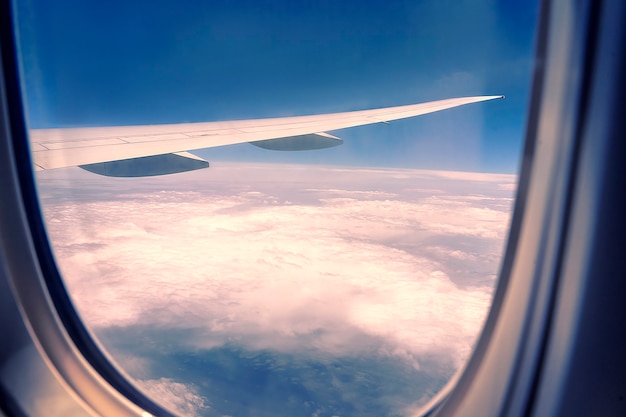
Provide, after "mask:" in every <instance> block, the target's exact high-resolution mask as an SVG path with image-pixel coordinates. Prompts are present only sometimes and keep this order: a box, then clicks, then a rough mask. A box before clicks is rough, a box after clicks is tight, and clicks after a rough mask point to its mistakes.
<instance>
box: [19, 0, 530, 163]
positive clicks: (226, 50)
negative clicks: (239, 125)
mask: <svg viewBox="0 0 626 417" xmlns="http://www.w3.org/2000/svg"><path fill="white" fill-rule="evenodd" d="M19 7H20V8H19V11H18V14H19V22H20V40H21V46H22V53H23V62H24V73H25V81H26V82H25V86H26V93H27V101H28V110H29V121H30V124H31V126H32V127H64V126H84V125H119V124H146V123H176V122H183V121H213V120H228V119H248V118H261V117H273V116H288V115H300V114H314V113H324V112H337V111H346V110H359V109H366V108H375V107H384V106H393V105H402V104H411V103H416V102H421V101H428V100H436V99H443V98H449V97H457V96H464V95H481V94H489V95H491V94H504V95H506V97H507V98H506V99H505V100H500V101H497V102H488V103H484V104H476V105H472V106H468V107H465V108H460V109H455V110H448V111H446V112H442V113H439V114H432V115H427V116H422V117H420V118H416V119H412V120H405V121H398V122H394V123H392V124H391V125H375V126H371V127H361V128H356V129H349V130H344V131H338V132H333V134H336V135H337V136H339V137H341V138H343V139H344V140H345V143H344V145H343V146H341V147H339V148H333V149H328V150H322V151H315V152H306V153H280V152H271V151H266V150H262V149H257V148H255V147H252V146H249V145H247V144H244V145H237V146H232V147H225V148H219V149H211V150H207V151H201V152H199V154H200V155H202V156H203V157H205V158H207V159H208V160H209V161H211V160H214V161H215V160H235V161H274V162H283V163H322V164H331V165H357V166H383V167H410V168H428V169H433V168H434V169H453V170H470V171H488V172H507V173H514V172H516V171H517V160H518V158H519V152H520V149H521V140H522V137H523V127H524V123H525V117H526V106H527V103H528V96H529V85H530V76H531V73H532V68H533V60H532V53H533V49H534V48H533V45H534V29H535V20H536V9H537V6H536V4H535V2H513V1H493V0H492V1H482V0H472V1H470V0H464V1H452V0H443V1H395V0H387V1H360V2H337V1H289V0H279V1H278V0H277V1H269V0H249V1H227V2H187V3H185V2H180V1H169V0H157V1H151V2H126V1H121V0H113V1H108V2H84V1H79V0H63V1H57V2H53V3H50V2H45V1H41V0H31V1H30V2H28V3H26V2H24V3H22V4H20V6H19Z"/></svg>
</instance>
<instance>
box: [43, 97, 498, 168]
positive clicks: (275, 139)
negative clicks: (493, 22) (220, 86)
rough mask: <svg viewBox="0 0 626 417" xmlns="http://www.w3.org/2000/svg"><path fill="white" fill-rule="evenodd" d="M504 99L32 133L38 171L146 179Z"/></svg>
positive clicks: (322, 143)
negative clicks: (210, 156) (235, 148)
mask: <svg viewBox="0 0 626 417" xmlns="http://www.w3.org/2000/svg"><path fill="white" fill-rule="evenodd" d="M503 97H504V96H476V97H461V98H451V99H447V100H438V101H431V102H427V103H421V104H412V105H408V106H398V107H388V108H382V109H373V110H361V111H352V112H344V113H332V114H321V115H311V116H294V117H281V118H271V119H258V120H232V121H224V122H208V123H183V124H163V125H145V126H106V127H87V128H59V129H32V130H31V131H30V142H31V150H32V155H33V162H34V165H35V170H38V171H39V170H46V169H54V168H64V167H70V166H80V167H82V168H85V169H87V170H89V171H92V172H95V173H98V174H102V175H111V176H146V175H161V174H168V173H173V172H183V171H188V170H191V169H199V168H204V167H206V166H208V163H207V162H206V161H203V160H202V159H201V158H199V157H197V156H194V155H192V154H189V153H188V152H187V151H191V150H196V149H204V148H211V147H216V146H224V145H232V144H237V143H245V142H248V143H252V144H253V145H256V146H259V147H262V148H265V149H271V150H288V151H295V150H310V149H321V148H327V147H330V146H336V145H340V144H341V143H342V141H341V139H339V138H337V137H335V136H333V135H330V134H328V133H325V132H326V131H332V130H337V129H344V128H348V127H355V126H361V125H367V124H373V123H381V122H382V123H387V122H389V121H392V120H398V119H404V118H407V117H414V116H419V115H422V114H427V113H432V112H436V111H439V110H445V109H449V108H452V107H457V106H462V105H465V104H470V103H477V102H481V101H486V100H493V99H496V98H503Z"/></svg>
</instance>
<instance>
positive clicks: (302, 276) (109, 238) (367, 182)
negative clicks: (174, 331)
mask: <svg viewBox="0 0 626 417" xmlns="http://www.w3.org/2000/svg"><path fill="white" fill-rule="evenodd" d="M229 170H230V174H231V175H232V178H231V180H230V183H229V182H228V181H227V180H226V178H224V180H223V181H222V180H220V179H219V178H218V179H216V178H214V174H213V172H212V171H210V170H208V171H206V172H201V173H197V174H194V176H188V177H187V182H182V181H183V180H184V179H185V178H184V177H179V183H180V184H178V185H179V186H180V190H176V191H175V190H174V189H173V188H174V186H175V185H176V184H174V182H172V184H173V185H172V189H170V188H169V185H168V184H169V182H168V181H172V180H171V178H167V179H166V180H165V181H164V182H163V183H161V184H160V188H161V189H159V187H158V185H155V184H159V183H158V180H154V179H145V180H137V181H140V182H141V181H144V184H143V187H144V190H145V191H141V187H140V186H139V185H137V184H136V183H129V182H120V181H117V182H116V180H111V179H106V178H105V179H100V178H98V180H100V181H101V184H100V187H103V185H104V186H105V187H103V189H105V190H107V192H111V193H112V194H111V195H105V196H104V197H102V196H101V197H100V198H101V200H99V199H98V197H97V196H96V195H94V196H92V197H90V198H83V199H81V200H79V201H75V202H71V201H69V200H62V201H60V202H57V203H54V200H52V199H49V198H47V197H46V192H47V189H46V182H45V181H46V179H45V178H44V179H43V181H42V183H41V188H42V190H43V194H44V200H45V201H48V202H49V204H47V205H46V207H45V212H46V218H47V221H48V228H49V232H50V235H51V236H52V241H53V244H54V248H55V252H56V255H57V258H58V262H59V264H60V267H61V270H62V272H63V275H64V277H65V279H66V281H67V285H68V288H69V290H70V293H71V295H72V296H73V299H74V300H75V302H76V304H77V306H78V310H79V312H80V314H81V315H82V316H83V317H84V319H85V321H86V323H87V324H88V325H90V326H92V327H93V328H95V329H96V332H97V329H99V328H100V329H101V328H107V327H111V326H130V325H152V326H161V327H163V328H181V329H191V330H193V331H192V332H191V335H190V336H189V339H185V340H180V341H178V342H179V343H180V344H181V346H187V347H189V348H192V349H198V348H210V347H213V346H218V345H221V344H223V343H225V342H227V341H237V342H239V343H241V344H243V345H245V346H248V347H249V348H252V349H273V350H278V351H284V352H295V351H303V350H304V351H310V352H313V353H314V352H322V353H324V354H330V355H350V354H356V353H363V352H367V351H369V350H371V349H376V351H377V352H378V353H379V354H385V355H390V356H395V357H399V358H404V359H406V360H407V362H408V363H409V364H410V365H411V366H413V367H415V368H416V369H419V368H420V366H421V361H422V360H423V359H424V358H431V359H432V358H439V359H438V360H439V361H440V363H441V364H442V367H443V368H445V369H446V372H448V373H449V370H450V369H451V368H455V367H458V366H460V365H461V364H462V363H463V361H464V360H465V359H466V358H467V356H468V355H469V353H470V351H471V347H472V344H473V342H474V340H475V338H476V337H477V334H478V332H479V331H480V327H481V325H482V321H483V319H484V317H485V315H486V313H487V310H488V307H489V304H490V300H491V293H492V288H493V279H494V278H493V277H494V276H495V273H496V270H497V267H498V262H499V256H500V252H501V248H502V243H503V239H504V237H505V234H506V231H507V227H508V219H509V206H510V204H511V196H510V192H508V190H502V189H501V187H499V184H502V182H503V181H511V179H512V178H511V176H508V177H507V176H505V177H507V178H505V179H503V176H502V175H493V176H492V175H489V174H467V175H466V174H461V173H451V172H444V173H438V172H436V171H411V170H389V171H388V172H387V171H384V170H360V169H354V170H349V169H342V170H335V171H332V170H331V171H332V175H328V174H329V173H328V170H329V169H327V168H313V167H306V169H301V168H300V167H280V168H276V167H263V166H261V167H258V166H257V167H251V168H248V169H244V168H242V167H241V166H239V165H234V166H232V167H222V168H220V170H216V171H219V175H226V174H225V172H226V173H228V172H229ZM280 170H282V172H280ZM277 171H279V172H277ZM338 172H341V175H337V173H338ZM400 174H401V175H400ZM242 178H245V179H246V180H245V181H244V180H242ZM279 178H280V180H279ZM50 181H52V180H50ZM85 181H86V182H85V183H84V184H81V183H80V182H78V183H75V184H74V185H75V186H76V187H77V189H78V190H80V189H81V187H92V186H93V183H94V181H96V180H95V179H94V178H92V177H86V180H85ZM155 181H157V182H155ZM127 184H129V185H130V186H131V187H133V188H132V189H130V190H128V191H126V190H125V187H126V185H127ZM54 185H55V187H57V186H59V185H57V184H54ZM115 187H117V190H118V191H117V193H118V195H117V196H113V195H114V193H113V192H112V190H113V189H115ZM55 189H56V188H55ZM433 190H434V191H433ZM77 193H78V192H77ZM79 195H84V194H79ZM286 201H287V203H285V202H286ZM467 242H481V244H480V245H479V246H477V247H474V246H475V245H474V246H472V245H473V244H468V243H467ZM459 265H464V266H462V267H461V266H459ZM466 270H468V271H469V270H472V271H473V270H477V271H479V272H480V274H479V275H480V276H481V277H482V278H484V277H487V278H488V279H487V280H485V279H477V280H474V275H472V274H474V273H473V272H471V273H470V272H467V271H466ZM464 274H467V275H464ZM166 382H167V383H168V384H169V385H167V386H170V387H171V386H176V385H172V384H171V383H170V382H168V381H166ZM163 384H165V382H163V381H161V382H159V383H153V385H150V386H151V387H152V388H150V389H157V388H158V389H161V388H159V387H162V386H165V385H163ZM176 387H177V386H176ZM177 389H178V388H177ZM194 401H195V400H194ZM192 402H193V401H192Z"/></svg>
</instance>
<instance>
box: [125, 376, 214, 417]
mask: <svg viewBox="0 0 626 417" xmlns="http://www.w3.org/2000/svg"><path fill="white" fill-rule="evenodd" d="M135 383H136V384H137V385H138V387H139V388H140V389H141V390H142V391H143V392H145V393H146V394H147V395H148V396H150V397H152V398H155V399H158V401H159V404H160V405H161V406H163V407H165V408H167V409H168V410H170V411H173V412H176V413H178V414H180V415H183V416H189V417H196V416H199V415H201V414H200V412H201V411H203V410H206V409H208V408H209V405H208V402H207V400H206V398H204V397H202V396H201V395H198V393H197V391H196V390H195V389H193V388H191V387H189V386H187V385H185V384H181V383H180V382H176V381H173V380H171V379H169V378H159V379H150V380H143V381H142V380H138V381H135Z"/></svg>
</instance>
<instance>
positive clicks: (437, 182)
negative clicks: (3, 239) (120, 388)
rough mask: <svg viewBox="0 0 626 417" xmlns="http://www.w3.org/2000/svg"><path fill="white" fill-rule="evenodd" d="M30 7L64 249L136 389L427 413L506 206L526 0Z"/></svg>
mask: <svg viewBox="0 0 626 417" xmlns="http://www.w3.org/2000/svg"><path fill="white" fill-rule="evenodd" d="M16 9H17V22H18V32H19V33H18V34H19V43H20V50H21V60H22V62H21V65H22V72H23V78H24V81H25V82H24V87H23V88H24V96H25V97H26V107H27V118H28V124H29V129H30V137H31V149H32V151H33V160H34V163H35V166H34V169H35V170H36V171H37V172H36V177H37V182H38V191H39V195H40V201H41V205H42V209H43V212H44V217H45V222H46V227H47V231H48V234H49V238H50V242H51V245H52V247H53V250H54V253H55V257H56V261H57V264H58V267H59V269H60V272H61V274H62V276H63V279H64V282H65V286H66V288H67V290H68V293H69V295H70V297H71V299H72V301H73V303H74V304H75V307H76V309H77V312H78V314H79V316H80V318H81V320H82V321H83V323H84V324H85V325H86V326H87V328H88V329H89V331H90V332H91V333H92V335H93V337H94V338H95V339H96V340H97V343H98V345H99V346H101V347H102V349H104V350H105V352H106V354H107V355H108V357H109V358H110V359H111V361H112V362H113V363H114V364H115V366H117V367H118V368H119V370H120V372H122V373H123V374H124V375H126V376H127V377H128V378H129V380H131V381H132V382H133V384H135V385H136V387H137V388H138V389H139V390H141V391H142V392H144V393H145V394H146V395H148V396H150V397H151V398H153V399H154V400H155V401H156V402H158V403H160V404H161V405H162V406H163V407H165V408H166V409H168V410H171V411H173V412H177V413H181V414H184V415H197V416H226V415H228V416H235V415H244V416H245V415H258V416H270V415H271V416H276V415H285V416H319V417H321V416H346V415H347V416H350V415H355V416H356V415H358V416H370V415H371V416H411V415H415V414H416V413H418V412H419V410H421V409H422V407H423V406H424V405H425V404H426V403H427V402H428V401H429V400H430V399H431V398H432V397H433V396H434V395H435V394H436V393H438V392H439V391H440V390H441V389H442V388H443V387H444V386H445V385H446V383H447V382H448V381H449V380H450V378H451V377H452V376H453V375H454V374H455V372H456V371H457V370H459V369H460V368H462V367H463V364H464V363H465V360H466V359H467V358H468V356H469V354H470V353H471V351H472V347H473V344H474V342H475V340H476V338H477V336H478V334H479V332H480V330H481V326H482V323H483V320H484V319H485V317H486V314H487V313H488V310H489V306H490V302H491V297H492V294H493V290H494V286H495V284H496V276H497V273H498V267H499V262H500V257H501V254H502V252H503V244H504V240H505V238H506V235H507V230H508V224H509V220H510V216H511V208H512V202H513V199H514V195H515V188H516V181H517V176H516V173H517V169H518V159H519V157H520V150H521V142H522V137H523V128H524V123H525V119H526V108H527V104H528V98H529V89H530V81H531V73H532V71H533V68H534V62H533V51H534V49H533V40H534V30H535V20H536V17H537V12H538V10H537V4H536V2H523V3H513V2H492V1H486V0H479V1H473V2H466V1H464V2H458V1H454V2H452V1H448V0H445V1H434V0H433V1H422V2H404V1H395V0H392V1H389V0H387V1H363V2H354V3H343V2H339V3H338V2H333V1H321V2H293V1H287V0H284V1H283V0H275V1H265V0H263V1H258V0H255V1H240V2H201V3H192V2H190V3H189V4H181V2H170V1H167V0H160V1H156V2H150V3H145V2H126V1H118V0H114V1H110V2H102V3H88V2H82V1H78V0H60V1H57V2H55V3H54V4H50V3H49V2H44V1H40V0H31V1H30V2H23V3H22V2H20V3H19V4H16ZM500 95H506V98H504V99H499V96H500ZM480 96H486V97H480ZM463 97H475V99H471V100H469V101H467V100H465V101H463V100H460V101H458V102H454V103H453V104H455V105H457V104H462V106H460V107H456V108H452V107H453V105H452V104H449V103H451V102H446V104H445V106H448V107H450V108H446V107H445V106H444V107H441V109H442V110H441V111H437V112H435V113H432V114H424V115H421V114H423V113H428V112H429V111H432V109H434V108H435V107H436V106H441V105H442V104H441V103H437V104H432V103H428V104H426V105H425V106H423V107H419V110H415V108H413V107H412V108H411V109H410V111H409V110H408V108H401V109H393V110H388V111H381V112H377V113H368V114H361V113H359V114H356V113H352V114H348V115H341V114H340V115H338V113H343V112H347V111H358V110H367V109H385V108H389V107H395V106H404V105H413V104H416V103H422V102H432V101H436V100H443V99H452V98H463ZM425 108H428V109H431V110H429V111H425V110H423V109H425ZM409 113H410V114H409ZM303 115H310V118H296V119H291V118H289V117H292V116H293V117H296V116H303ZM316 115H322V116H316ZM413 116H419V117H417V118H413ZM407 117H410V118H407ZM272 118H280V120H274V119H272ZM266 119H269V121H268V120H266ZM396 119H398V120H396ZM196 123H206V124H202V125H198V124H196ZM277 132H278V133H277ZM250 142H253V143H252V144H251V143H250ZM197 144H200V145H197ZM253 145H256V146H253ZM336 145H341V146H336ZM207 161H208V163H207ZM209 165H210V166H209Z"/></svg>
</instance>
